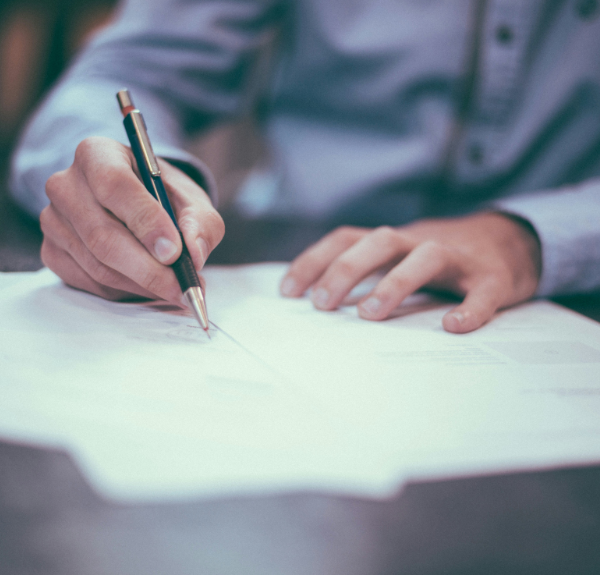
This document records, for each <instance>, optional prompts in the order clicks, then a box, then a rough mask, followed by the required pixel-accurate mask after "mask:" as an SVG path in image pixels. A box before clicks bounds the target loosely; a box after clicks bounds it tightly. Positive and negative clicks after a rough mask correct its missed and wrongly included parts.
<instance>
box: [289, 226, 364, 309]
mask: <svg viewBox="0 0 600 575" xmlns="http://www.w3.org/2000/svg"><path fill="white" fill-rule="evenodd" d="M366 233H368V230H365V229H364V228H354V227H350V226H344V227H341V228H338V229H336V230H335V231H333V232H331V233H330V234H328V235H326V236H325V237H324V238H323V239H321V240H319V241H318V242H317V243H316V244H314V245H312V246H311V247H309V248H308V249H307V250H305V251H304V252H302V253H301V254H300V255H299V256H298V257H297V258H296V259H295V260H294V261H293V262H292V264H291V266H290V269H289V270H288V272H287V274H286V275H285V276H284V278H283V279H282V280H281V285H280V291H281V294H282V295H284V296H288V297H299V296H301V295H302V294H303V293H304V292H305V291H306V290H307V289H308V288H309V287H310V286H311V285H312V284H313V283H314V282H315V281H316V280H318V279H319V278H320V277H321V275H322V274H323V272H324V271H325V270H326V269H327V268H328V266H329V264H330V263H331V262H332V261H333V260H334V259H335V258H337V257H338V256H339V255H340V254H341V253H343V252H345V251H346V250H347V249H348V248H349V247H350V246H351V245H353V244H354V243H356V242H357V241H358V240H359V239H360V238H361V237H362V236H363V235H365V234H366Z"/></svg>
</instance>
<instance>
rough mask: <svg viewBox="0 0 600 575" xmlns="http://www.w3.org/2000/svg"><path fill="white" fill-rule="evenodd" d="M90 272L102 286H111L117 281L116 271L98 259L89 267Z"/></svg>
mask: <svg viewBox="0 0 600 575" xmlns="http://www.w3.org/2000/svg"><path fill="white" fill-rule="evenodd" d="M87 272H88V274H89V275H90V276H91V277H92V279H94V280H95V281H96V282H98V283H99V284H100V285H102V286H106V287H108V286H110V285H112V284H113V283H114V281H115V273H114V272H113V270H112V269H110V268H109V267H108V266H105V265H104V264H103V263H101V262H99V261H96V262H93V263H92V264H91V265H90V266H89V267H88V269H87Z"/></svg>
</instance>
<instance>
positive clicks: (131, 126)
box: [117, 90, 208, 331]
mask: <svg viewBox="0 0 600 575" xmlns="http://www.w3.org/2000/svg"><path fill="white" fill-rule="evenodd" d="M117 100H118V102H119V106H120V108H121V113H122V114H123V125H124V126H125V131H126V132H127V137H128V138H129V143H130V144H131V149H132V151H133V155H134V156H135V161H136V163H137V166H138V170H139V171H140V174H141V176H142V181H143V182H144V186H146V189H147V190H148V191H149V192H150V193H151V194H152V195H153V196H154V197H155V198H156V200H157V201H158V203H159V204H160V205H161V206H162V207H163V208H164V209H165V211H166V212H167V214H169V217H170V218H171V221H172V222H173V223H174V224H175V227H176V228H177V231H178V232H179V237H180V238H181V245H182V250H181V255H180V256H179V258H178V259H177V261H175V262H174V263H173V264H171V268H172V269H173V271H174V272H175V275H176V276H177V281H178V282H179V286H180V287H181V291H182V292H183V295H184V296H185V299H186V300H187V302H188V304H189V307H190V308H191V310H192V311H193V312H194V315H195V316H196V319H197V320H198V323H199V324H200V326H201V327H202V329H204V330H205V331H207V330H208V315H207V313H206V304H205V302H204V294H203V293H202V287H201V285H200V280H199V279H198V274H197V273H196V270H195V269H194V264H193V262H192V258H191V256H190V252H189V251H188V249H187V247H186V245H185V241H184V239H183V234H182V233H181V230H180V229H179V225H178V224H177V218H175V213H174V212H173V208H172V207H171V202H169V197H168V196H167V192H166V190H165V186H164V184H163V181H162V178H161V176H160V169H159V167H158V162H157V161H156V156H155V155H154V152H153V150H152V145H151V144H150V139H149V138H148V132H147V131H146V122H144V117H143V116H142V113H141V112H140V111H139V110H138V109H137V108H136V107H135V106H134V104H133V100H132V99H131V95H130V94H129V90H119V92H117Z"/></svg>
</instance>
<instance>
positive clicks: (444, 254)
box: [421, 240, 451, 262]
mask: <svg viewBox="0 0 600 575" xmlns="http://www.w3.org/2000/svg"><path fill="white" fill-rule="evenodd" d="M421 245H422V248H423V250H424V251H425V252H426V253H427V256H428V257H429V258H431V259H436V260H438V261H440V262H441V261H444V260H448V259H449V258H450V257H451V250H450V249H449V248H447V247H446V246H444V245H443V244H441V243H440V242H438V241H437V240H427V241H426V242H423V244H421Z"/></svg>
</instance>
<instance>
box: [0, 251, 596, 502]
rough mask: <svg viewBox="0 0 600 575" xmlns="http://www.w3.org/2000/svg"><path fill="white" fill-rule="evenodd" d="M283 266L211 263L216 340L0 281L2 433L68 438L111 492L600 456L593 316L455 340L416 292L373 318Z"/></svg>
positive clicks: (170, 311)
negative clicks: (304, 283) (335, 302)
mask: <svg viewBox="0 0 600 575" xmlns="http://www.w3.org/2000/svg"><path fill="white" fill-rule="evenodd" d="M285 270H286V265H285V264H277V263H276V264H259V265H252V266H239V267H212V268H208V269H206V270H205V272H204V276H205V279H206V282H207V305H208V312H209V317H210V320H211V329H210V330H209V336H210V337H209V336H207V334H205V333H204V332H203V330H201V329H200V328H199V327H198V325H197V323H196V322H195V321H194V320H193V318H192V316H191V315H190V314H189V313H188V312H187V311H185V310H181V309H179V308H176V307H174V306H170V305H168V304H165V303H164V302H143V303H115V302H109V301H106V300H103V299H101V298H98V297H96V296H92V295H90V294H86V293H84V292H80V291H77V290H74V289H71V288H69V287H67V286H65V285H64V284H63V283H62V282H61V281H60V280H59V279H58V278H57V277H56V276H55V275H54V274H53V273H52V272H50V271H49V270H42V271H40V272H36V273H31V274H0V318H2V319H1V328H0V438H2V439H4V440H10V441H17V442H24V443H28V444H33V445H42V446H53V447H61V448H64V449H66V450H68V451H69V452H70V453H71V454H72V456H73V457H74V458H75V460H76V461H77V462H78V464H79V466H80V468H81V469H82V471H83V473H84V474H85V475H86V477H87V478H88V480H89V482H90V483H91V485H92V486H93V487H94V488H95V489H96V490H97V491H98V492H99V493H101V494H102V495H104V496H105V497H108V498H112V499H116V500H122V501H140V500H143V501H150V500H172V499H184V498H191V497H215V496H222V495H225V494H245V493H251V492H260V493H265V492H277V491H284V490H285V491H289V490H306V489H309V490H319V491H328V492H335V493H346V494H358V495H367V496H372V497H386V496H389V495H390V494H392V493H394V492H396V491H397V490H398V489H399V488H401V485H402V484H403V482H404V481H406V480H407V479H427V478H440V477H456V476H460V475H469V474H474V473H491V472H505V471H513V470H521V469H540V468H550V467H556V466H563V465H573V464H585V463H591V462H599V461H600V418H599V417H598V414H599V413H600V325H599V324H597V323H596V322H593V321H591V320H588V319H586V318H583V317H582V316H579V315H578V314H575V313H573V312H570V311H568V310H565V309H564V308H561V307H559V306H556V305H554V304H552V303H549V302H545V301H538V302H531V303H527V304H524V305H522V306H519V307H516V308H513V309H510V310H506V311H503V312H500V313H499V314H498V315H497V317H496V318H494V320H493V321H491V322H490V323H489V324H488V325H486V326H484V327H483V328H482V329H480V330H478V331H476V332H474V333H472V334H466V335H453V334H448V333H446V332H444V331H443V329H442V327H441V318H442V316H443V314H444V313H445V312H446V311H447V310H448V309H449V308H450V306H451V305H453V304H452V303H451V302H447V301H440V300H435V299H433V298H431V297H430V296H427V295H425V294H416V295H414V296H411V297H410V298H408V299H407V301H406V302H405V303H404V304H403V305H401V306H400V307H399V308H398V309H397V310H396V312H395V313H394V317H393V318H391V319H389V320H387V321H384V322H367V321H364V320H361V319H360V318H358V316H357V313H356V309H355V307H354V306H353V305H347V306H343V307H341V308H340V309H339V310H337V311H334V312H320V311H317V310H315V309H314V308H313V307H312V304H311V303H310V301H309V300H308V299H307V298H301V299H285V298H282V297H280V296H279V294H278V284H279V281H280V279H281V277H282V275H283V273H284V272H285ZM17 275H18V276H19V277H18V281H17V279H15V276H17ZM362 289H363V290H364V289H368V286H366V287H365V286H362ZM353 295H354V296H357V293H355V294H353ZM347 303H349V304H351V303H352V297H351V298H350V299H349V301H348V302H347Z"/></svg>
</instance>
